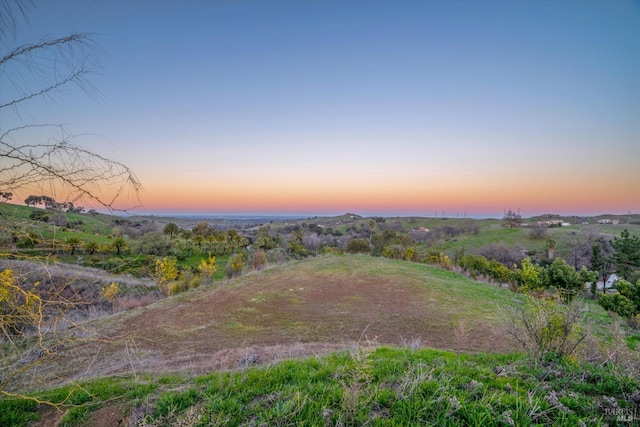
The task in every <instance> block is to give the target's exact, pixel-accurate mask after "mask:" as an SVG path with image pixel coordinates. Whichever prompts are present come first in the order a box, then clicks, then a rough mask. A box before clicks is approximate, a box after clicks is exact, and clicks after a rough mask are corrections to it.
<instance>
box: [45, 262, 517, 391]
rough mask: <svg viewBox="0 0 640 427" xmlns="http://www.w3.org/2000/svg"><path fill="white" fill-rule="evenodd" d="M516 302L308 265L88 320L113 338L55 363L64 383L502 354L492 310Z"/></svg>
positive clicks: (405, 271)
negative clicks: (342, 356)
mask: <svg viewBox="0 0 640 427" xmlns="http://www.w3.org/2000/svg"><path fill="white" fill-rule="evenodd" d="M518 299H519V296H518V295H516V294H513V293H511V292H509V291H506V290H502V289H498V288H496V287H494V286H491V285H487V284H483V283H479V282H475V281H472V280H470V279H467V278H465V277H462V276H460V275H458V274H455V273H451V272H448V271H444V270H440V269H437V268H434V267H430V266H426V265H422V264H415V263H408V262H403V261H393V260H387V259H383V258H371V257H368V256H336V257H321V258H315V259H308V260H304V261H299V262H295V263H291V264H287V265H284V266H281V267H274V268H271V269H269V270H266V271H264V272H262V273H256V274H249V275H246V276H242V277H240V278H237V279H233V280H231V281H228V282H227V283H225V284H224V285H216V286H207V287H201V288H199V289H196V290H194V291H191V292H187V293H184V294H180V295H177V296H175V297H170V298H167V299H165V300H162V301H160V302H158V303H155V304H153V305H150V306H147V307H142V308H140V309H136V310H132V311H129V312H124V313H119V314H116V315H113V316H110V317H108V318H105V319H100V320H96V321H95V322H94V324H93V325H90V329H93V330H95V332H96V333H97V335H98V336H104V337H120V339H116V340H115V342H114V343H112V344H109V345H105V344H102V343H95V342H87V343H83V344H82V345H81V346H79V347H77V348H74V349H70V351H69V353H65V354H63V355H61V357H63V358H64V360H65V364H64V365H65V373H64V375H63V377H65V378H68V379H79V378H83V377H92V376H102V375H111V374H122V373H127V372H131V371H134V372H145V371H146V372H156V373H157V372H190V373H203V372H209V371H210V370H212V369H228V368H235V367H237V366H238V363H239V362H238V361H239V360H241V359H242V357H243V355H245V354H247V353H250V354H255V355H257V357H259V358H260V360H262V361H269V360H274V359H279V358H283V357H287V356H289V355H293V356H300V355H308V354H319V353H326V352H328V351H334V350H337V349H342V348H345V347H350V346H352V345H353V343H355V342H366V341H372V342H376V343H380V344H391V345H404V344H407V343H409V342H414V343H415V344H416V345H419V346H426V347H433V348H440V349H449V350H457V351H472V352H474V351H501V352H505V351H510V350H513V349H515V346H514V344H513V343H512V342H511V341H510V340H509V339H507V337H506V335H505V333H504V332H503V331H502V330H501V320H500V317H499V314H498V310H499V308H500V307H501V306H505V305H508V304H514V303H517V301H518ZM96 355H97V356H96ZM59 368H60V366H56V369H59ZM40 369H41V371H42V372H43V374H44V372H46V369H44V367H43V368H40ZM56 374H57V375H59V374H60V372H56Z"/></svg>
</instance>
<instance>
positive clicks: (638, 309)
mask: <svg viewBox="0 0 640 427" xmlns="http://www.w3.org/2000/svg"><path fill="white" fill-rule="evenodd" d="M616 290H617V291H618V292H617V293H615V294H609V295H600V296H599V297H598V302H599V303H600V305H601V306H602V307H603V308H604V309H605V310H608V311H613V312H614V313H618V314H619V315H620V316H623V317H627V318H629V319H633V318H634V317H635V316H636V315H638V314H640V280H639V281H638V283H636V284H635V285H634V284H632V283H630V282H628V281H626V280H624V279H621V280H619V281H618V282H617V283H616Z"/></svg>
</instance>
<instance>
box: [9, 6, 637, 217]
mask: <svg viewBox="0 0 640 427" xmlns="http://www.w3.org/2000/svg"><path fill="white" fill-rule="evenodd" d="M36 5H37V9H36V10H34V11H33V12H32V13H30V16H29V20H30V22H29V26H30V29H25V28H24V27H23V28H22V30H21V32H20V35H21V40H29V38H32V39H33V38H34V37H37V38H39V37H41V36H43V35H45V34H49V35H52V36H59V35H64V34H67V33H69V32H73V31H76V32H94V33H98V34H99V35H98V36H97V37H96V40H97V41H98V42H99V44H100V45H101V46H102V48H103V49H104V51H105V52H106V54H107V57H106V58H105V60H104V61H103V63H104V66H105V67H104V70H103V72H102V73H101V74H100V75H96V76H94V77H93V78H92V82H93V83H94V85H95V86H96V87H97V89H98V90H100V91H101V93H102V96H101V100H100V101H98V102H96V100H92V99H88V98H87V97H86V96H84V94H82V93H80V92H70V93H66V94H64V97H62V98H61V99H60V101H59V102H58V103H56V104H54V105H51V104H40V105H34V107H33V110H32V113H31V114H32V116H33V117H37V118H38V120H43V121H48V122H56V123H66V124H67V125H68V126H69V128H70V129H71V130H72V131H73V132H74V133H91V134H92V135H91V136H85V137H83V138H82V139H80V140H79V141H78V142H79V143H81V144H85V145H88V146H89V147H90V148H92V149H94V150H96V151H99V152H101V153H104V154H106V155H107V156H110V157H113V158H115V159H117V160H120V161H122V162H124V163H126V164H127V165H129V166H131V167H132V168H133V169H134V170H135V171H136V173H137V174H138V176H139V178H140V179H141V180H142V182H143V185H144V186H145V189H146V191H145V193H143V195H142V196H143V202H144V203H145V207H144V208H143V211H150V212H161V211H167V212H220V213H249V212H255V213H274V214H297V213H313V214H332V213H343V212H346V211H352V212H357V213H362V214H423V215H433V212H434V211H438V212H440V211H445V212H448V213H450V214H451V213H453V212H458V211H465V212H469V213H470V214H475V215H500V214H501V213H502V212H503V211H504V210H505V209H509V208H511V209H516V208H520V209H521V210H522V212H523V213H524V214H525V215H527V214H536V213H541V212H560V213H602V212H611V213H626V212H627V211H628V210H631V211H636V212H637V211H640V167H639V163H640V162H639V161H640V5H639V3H638V2H628V1H606V2H605V1H563V2H560V1H535V2H530V1H448V2H445V1H268V0H264V1H218V2H215V1H212V2H205V1H188V0H187V1H150V0H148V1H114V0H112V1H106V0H94V1H80V0H56V1H37V2H36Z"/></svg>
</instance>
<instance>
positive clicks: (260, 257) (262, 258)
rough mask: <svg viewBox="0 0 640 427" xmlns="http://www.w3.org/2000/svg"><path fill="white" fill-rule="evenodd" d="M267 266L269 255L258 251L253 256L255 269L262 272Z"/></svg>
mask: <svg viewBox="0 0 640 427" xmlns="http://www.w3.org/2000/svg"><path fill="white" fill-rule="evenodd" d="M266 265H267V254H266V253H265V252H264V251H263V250H262V249H260V250H258V251H256V252H255V253H254V254H253V269H254V270H262V269H263V268H264V267H265V266H266Z"/></svg>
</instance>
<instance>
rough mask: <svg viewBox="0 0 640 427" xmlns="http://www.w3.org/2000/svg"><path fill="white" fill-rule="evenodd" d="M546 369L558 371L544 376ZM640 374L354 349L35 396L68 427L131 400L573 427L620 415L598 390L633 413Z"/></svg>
mask: <svg viewBox="0 0 640 427" xmlns="http://www.w3.org/2000/svg"><path fill="white" fill-rule="evenodd" d="M551 373H552V374H553V375H551ZM638 386H639V384H638V382H637V381H634V380H632V379H629V378H626V377H623V376H620V375H618V374H617V373H616V369H615V367H611V366H609V367H602V366H593V365H575V364H570V363H566V364H563V363H557V364H552V365H546V366H544V365H539V366H537V367H534V366H532V365H530V364H528V362H527V361H526V360H525V359H524V358H523V356H521V355H518V354H508V355H500V354H487V353H480V354H456V353H452V352H446V351H437V350H415V351H414V350H410V349H408V348H391V347H381V348H378V349H375V350H374V349H368V348H364V347H360V348H354V350H353V351H351V352H339V353H334V354H331V355H329V356H327V357H323V358H317V357H313V358H308V359H301V360H288V361H284V362H280V363H276V364H273V365H270V366H264V367H254V368H250V369H247V370H241V371H234V372H214V373H212V374H210V375H205V376H198V377H194V378H184V377H171V378H170V381H169V382H167V381H163V380H162V378H157V379H156V381H155V382H153V377H146V378H124V377H119V378H105V379H100V380H95V381H92V382H89V383H86V384H80V385H76V386H73V387H63V388H59V389H55V390H53V391H50V392H48V393H44V394H40V395H38V397H41V398H42V397H45V398H48V399H51V401H53V402H54V403H63V402H64V404H65V405H68V406H67V408H70V410H69V411H68V412H67V414H66V415H65V417H64V419H63V423H62V425H64V426H69V427H71V426H89V425H92V423H95V421H96V420H95V419H93V418H92V417H93V416H94V415H93V414H94V413H95V411H96V410H97V409H100V408H103V407H109V406H110V405H120V406H122V405H124V406H126V408H125V410H124V411H123V414H126V413H132V412H133V411H136V410H137V411H138V414H140V413H141V412H142V414H141V416H142V417H143V418H145V419H146V420H147V422H154V423H155V424H154V425H194V426H210V425H225V426H241V425H249V424H251V425H263V424H264V425H307V426H322V425H345V426H349V425H353V426H355V425H365V424H367V423H368V424H371V425H376V426H409V425H433V426H441V425H442V426H458V425H471V426H502V425H509V424H510V423H513V424H512V425H517V426H533V425H555V426H575V425H578V424H579V423H580V421H582V422H585V423H587V425H604V424H605V423H613V424H615V422H616V420H615V418H614V417H613V416H612V415H611V413H610V412H607V411H606V410H605V409H606V405H604V404H602V402H603V395H606V396H608V398H610V399H615V402H616V403H617V404H618V405H619V407H620V408H623V409H627V410H632V408H631V405H632V403H631V402H630V401H629V399H628V396H629V395H630V393H632V392H633V391H634V390H637V387H638ZM35 410H36V406H35V405H34V404H33V403H30V402H27V401H22V400H8V399H4V400H0V414H2V415H0V417H3V418H0V423H2V425H6V426H27V425H28V422H29V421H30V420H32V419H34V418H35V417H36V416H35V415H34V414H35Z"/></svg>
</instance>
